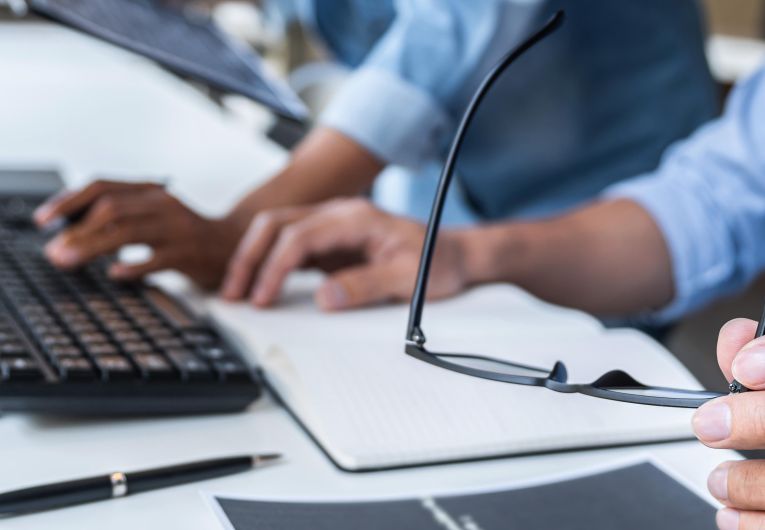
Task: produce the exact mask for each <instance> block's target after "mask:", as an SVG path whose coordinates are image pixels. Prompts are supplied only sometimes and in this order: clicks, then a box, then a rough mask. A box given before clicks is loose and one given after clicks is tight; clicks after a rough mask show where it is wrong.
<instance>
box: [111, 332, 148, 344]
mask: <svg viewBox="0 0 765 530" xmlns="http://www.w3.org/2000/svg"><path fill="white" fill-rule="evenodd" d="M114 338H115V339H117V341H118V342H133V341H140V340H141V338H142V337H141V335H140V334H139V333H137V332H135V331H118V332H116V333H115V334H114Z"/></svg>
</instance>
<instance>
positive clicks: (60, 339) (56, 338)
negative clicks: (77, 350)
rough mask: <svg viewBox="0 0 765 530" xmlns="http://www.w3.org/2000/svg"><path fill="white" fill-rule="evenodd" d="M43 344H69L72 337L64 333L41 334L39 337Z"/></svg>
mask: <svg viewBox="0 0 765 530" xmlns="http://www.w3.org/2000/svg"><path fill="white" fill-rule="evenodd" d="M40 342H42V343H43V344H44V345H45V346H71V345H72V339H70V338H69V337H67V336H66V335H43V336H42V337H41V338H40Z"/></svg>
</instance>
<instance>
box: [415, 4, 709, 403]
mask: <svg viewBox="0 0 765 530" xmlns="http://www.w3.org/2000/svg"><path fill="white" fill-rule="evenodd" d="M564 20H565V14H564V12H563V11H558V12H556V13H555V14H554V15H553V16H552V17H551V18H550V19H549V20H548V21H547V22H546V23H545V24H544V25H543V26H542V27H541V28H540V29H539V30H537V31H536V32H535V33H533V34H532V35H531V36H530V37H528V38H527V39H526V40H525V41H523V42H522V43H521V44H519V45H518V46H516V47H515V48H514V49H513V50H511V51H510V52H509V53H507V54H506V55H505V56H504V57H503V58H502V59H501V60H500V61H499V62H498V63H497V65H496V66H494V68H492V69H491V71H489V73H488V74H487V75H486V77H485V78H484V80H483V82H482V83H481V85H480V87H479V88H478V89H477V90H476V92H475V94H474V95H473V98H472V100H471V101H470V104H469V105H468V108H467V110H466V111H465V113H464V114H463V116H462V120H461V122H460V125H459V127H458V129H457V132H456V134H455V136H454V140H453V141H452V145H451V148H450V150H449V154H448V156H447V159H446V162H445V164H444V168H443V170H442V172H441V177H440V180H439V183H438V189H437V191H436V195H435V197H434V199H433V206H432V208H431V212H430V218H429V221H428V227H427V230H426V234H425V240H424V242H423V247H422V254H421V257H420V265H419V269H418V273H417V281H416V283H415V287H414V292H413V294H412V300H411V303H410V308H409V322H408V326H407V334H406V347H405V352H406V353H407V354H408V355H410V356H412V357H414V358H416V359H419V360H420V361H424V362H426V363H429V364H431V365H433V366H437V367H439V368H443V369H446V370H450V371H452V372H458V373H461V374H464V375H468V376H472V377H477V378H481V379H487V380H491V381H498V382H502V383H510V384H516V385H524V386H534V387H544V388H547V389H549V390H552V391H554V392H559V393H564V394H583V395H587V396H591V397H596V398H600V399H607V400H611V401H621V402H625V403H634V404H639V405H653V406H661V407H677V408H698V407H700V406H701V405H703V404H704V403H706V402H707V401H710V400H711V399H715V398H717V397H720V396H722V395H723V394H719V393H716V392H708V391H703V390H683V389H673V388H667V387H655V386H648V385H644V384H642V383H640V382H639V381H637V380H636V379H634V378H633V377H632V376H630V375H629V374H628V373H626V372H624V371H622V370H613V371H611V372H608V373H606V374H604V375H603V376H601V377H599V378H598V379H597V380H595V381H594V382H592V383H589V384H574V383H569V382H568V370H567V369H566V366H565V365H564V364H563V363H562V362H560V361H559V362H557V363H555V366H554V367H553V369H552V370H546V369H544V368H538V367H534V366H529V365H525V364H520V363H513V362H509V361H504V360H501V359H495V358H492V357H485V356H481V355H474V354H462V353H434V352H430V351H428V350H427V348H425V342H426V338H425V333H424V332H423V330H422V314H423V310H424V307H425V299H426V292H427V285H428V278H429V276H430V268H431V265H432V262H433V255H434V251H435V246H436V242H437V238H438V229H439V226H440V224H441V217H442V214H443V209H444V203H445V200H446V195H447V192H448V190H449V186H450V184H451V181H452V178H453V176H454V170H455V167H456V163H457V159H458V157H459V153H460V150H461V148H462V144H463V142H464V139H465V135H466V133H467V131H468V129H469V127H470V124H471V123H472V121H473V118H474V116H475V114H476V111H477V110H478V108H479V107H480V105H481V103H482V102H483V100H484V99H485V97H486V95H487V94H488V93H489V91H490V89H491V88H492V86H493V85H494V83H495V82H496V81H497V80H498V79H499V78H500V76H501V75H502V74H503V73H504V71H505V70H506V69H507V68H508V67H509V66H510V65H511V64H512V63H514V62H515V61H516V60H517V59H518V58H520V57H521V56H522V55H524V53H525V52H527V51H528V50H529V49H531V48H532V47H534V46H535V45H536V44H537V43H539V42H540V41H542V40H543V39H545V38H546V37H547V36H549V35H550V34H552V33H553V32H555V31H556V30H558V29H559V28H560V27H561V26H562V24H563V22H564ZM448 359H463V360H473V361H486V362H491V363H495V364H499V365H504V366H507V367H509V368H513V369H519V370H525V371H530V372H534V373H538V374H539V376H538V377H535V376H527V375H513V374H506V373H501V372H493V371H490V370H483V369H479V368H472V367H469V366H463V365H460V364H457V363H455V362H450V361H449V360H448ZM629 392H636V393H629ZM639 392H646V393H656V394H659V393H662V392H665V393H674V394H678V395H681V396H683V397H663V396H659V395H641V394H639ZM685 396H687V397H685Z"/></svg>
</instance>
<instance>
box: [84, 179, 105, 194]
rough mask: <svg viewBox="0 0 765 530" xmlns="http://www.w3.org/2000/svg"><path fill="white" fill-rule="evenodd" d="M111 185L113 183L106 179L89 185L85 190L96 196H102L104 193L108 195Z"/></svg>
mask: <svg viewBox="0 0 765 530" xmlns="http://www.w3.org/2000/svg"><path fill="white" fill-rule="evenodd" d="M110 185H111V182H110V181H108V180H106V179H97V180H94V181H93V182H91V183H90V184H88V186H86V188H85V190H86V191H88V192H91V193H94V194H96V195H100V194H102V193H106V191H107V190H108V189H109V186H110Z"/></svg>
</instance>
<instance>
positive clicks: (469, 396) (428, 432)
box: [208, 276, 699, 471]
mask: <svg viewBox="0 0 765 530" xmlns="http://www.w3.org/2000/svg"><path fill="white" fill-rule="evenodd" d="M315 285H316V278H315V277H312V276H307V277H302V278H301V277H299V278H298V279H297V281H295V282H293V283H292V284H291V285H290V286H289V287H288V291H287V295H286V297H285V300H284V302H283V303H282V304H281V306H280V308H278V309H273V310H269V311H256V310H253V309H252V308H251V307H250V306H247V305H245V304H233V305H232V304H227V303H224V302H221V301H217V300H216V301H212V302H211V304H210V305H209V306H208V307H209V309H210V311H211V313H212V314H211V316H212V317H213V318H215V320H217V322H218V323H220V324H221V325H222V326H223V327H224V328H226V331H228V332H229V334H230V335H231V336H232V337H233V339H234V340H235V341H237V342H239V344H240V345H241V346H243V349H244V350H246V351H251V352H254V355H256V358H255V359H254V360H255V362H257V363H259V364H260V365H261V366H262V367H263V368H264V370H265V372H266V375H267V378H268V379H269V381H270V383H271V384H272V386H273V387H274V388H275V390H276V391H277V393H278V394H279V395H280V397H281V398H282V399H283V400H284V401H285V403H286V405H287V406H288V407H289V408H290V409H291V410H292V412H293V413H294V414H295V415H296V416H297V417H298V419H299V420H300V421H301V423H302V424H303V425H304V426H305V427H306V428H307V429H308V430H309V431H310V433H311V434H312V435H313V437H314V438H315V439H316V441H317V442H318V443H319V444H320V445H321V446H322V448H323V449H324V450H325V451H326V452H327V453H328V454H329V456H330V457H331V458H332V459H333V460H334V462H335V463H336V464H337V465H338V466H340V467H341V468H343V469H346V470H351V471H362V470H372V469H383V468H392V467H402V466H411V465H420V464H432V463H438V462H448V461H457V460H468V459H479V458H489V457H495V456H503V455H515V454H525V453H535V452H546V451H556V450H566V449H574V448H585V447H599V446H608V445H619V444H631V443H643V442H655V441H666V440H674V439H683V438H688V437H690V436H691V432H690V418H691V411H688V410H679V409H663V408H655V407H647V406H639V405H629V404H623V403H614V402H609V401H604V400H599V399H595V398H590V397H586V396H577V395H561V394H556V393H554V392H551V391H549V390H545V389H536V388H529V387H518V386H514V385H507V384H502V383H495V382H491V381H483V380H478V379H474V378H470V377H466V376H463V375H459V374H455V373H451V372H448V371H446V370H441V369H438V368H435V367H433V366H430V365H428V364H426V363H423V362H421V361H417V360H415V359H412V358H410V357H409V356H407V355H405V354H404V352H403V348H404V334H405V328H406V319H407V310H408V308H407V307H405V306H393V307H383V308H374V309H367V310H361V311H354V312H344V313H335V314H322V313H321V312H319V311H318V310H317V309H316V308H315V307H314V305H313V302H312V299H311V288H312V287H313V286H315ZM424 329H425V330H426V332H427V334H428V339H429V341H428V346H429V347H431V348H432V349H433V350H434V351H438V350H440V351H450V350H451V351H466V352H472V353H481V354H490V355H494V356H500V357H506V358H508V359H512V360H514V361H520V362H527V363H529V364H534V365H537V366H550V367H552V366H553V364H554V362H555V361H556V360H562V361H564V362H565V363H566V365H567V366H568V368H569V376H570V380H571V381H573V382H577V381H582V382H589V381H592V380H594V379H595V378H596V377H598V376H600V375H602V374H603V373H604V372H606V371H608V370H611V369H616V368H620V369H624V370H626V371H628V372H629V373H631V374H633V375H634V376H635V377H637V378H638V379H639V380H643V381H644V382H648V383H650V384H653V385H663V386H679V387H686V388H699V385H698V383H697V382H696V381H695V380H694V378H693V377H692V376H691V375H690V374H689V373H688V372H687V371H686V370H685V369H684V368H683V367H682V365H680V363H678V362H677V361H676V360H675V359H674V357H672V356H671V355H670V354H669V352H667V351H666V350H665V349H664V348H663V347H662V346H661V345H659V344H658V343H657V342H655V341H653V340H652V339H650V338H648V337H647V336H645V335H643V334H641V333H639V332H637V331H633V330H624V329H620V330H606V329H604V328H603V326H602V325H601V324H600V323H599V322H598V321H597V320H596V319H594V318H592V317H590V316H588V315H586V314H584V313H581V312H578V311H572V310H568V309H562V308H559V307H556V306H552V305H549V304H546V303H544V302H541V301H540V300H538V299H536V298H534V297H532V296H530V295H529V294H527V293H525V292H524V291H522V290H520V289H518V288H515V287H511V286H504V285H503V286H499V285H494V286H488V287H481V288H478V289H475V290H473V291H471V292H469V293H467V294H464V295H462V296H460V297H458V298H455V299H452V300H448V301H444V302H437V303H431V304H429V305H428V306H427V308H426V310H425V320H424Z"/></svg>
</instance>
